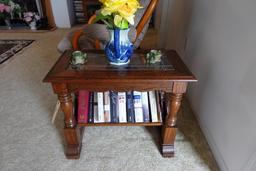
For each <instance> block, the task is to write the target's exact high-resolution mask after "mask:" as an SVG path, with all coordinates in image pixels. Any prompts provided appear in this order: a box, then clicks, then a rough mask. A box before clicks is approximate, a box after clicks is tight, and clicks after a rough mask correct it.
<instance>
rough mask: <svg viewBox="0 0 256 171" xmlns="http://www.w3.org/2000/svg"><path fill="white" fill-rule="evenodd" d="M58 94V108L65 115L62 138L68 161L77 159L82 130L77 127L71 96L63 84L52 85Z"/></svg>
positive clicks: (80, 145)
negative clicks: (64, 141)
mask: <svg viewBox="0 0 256 171" xmlns="http://www.w3.org/2000/svg"><path fill="white" fill-rule="evenodd" d="M53 87H54V90H55V92H56V93H57V94H58V99H59V101H60V107H61V109H62V111H63V113H64V114H65V121H64V123H65V126H64V137H65V140H66V152H65V154H66V157H67V158H68V159H79V157H80V152H81V147H82V132H83V130H82V128H80V127H79V126H77V123H76V119H75V116H74V112H73V110H74V109H73V102H72V96H71V94H70V93H69V92H68V91H67V89H66V85H65V84H55V85H53Z"/></svg>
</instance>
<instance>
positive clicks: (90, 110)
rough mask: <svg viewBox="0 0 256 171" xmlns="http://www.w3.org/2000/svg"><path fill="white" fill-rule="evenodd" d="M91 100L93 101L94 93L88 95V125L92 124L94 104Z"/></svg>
mask: <svg viewBox="0 0 256 171" xmlns="http://www.w3.org/2000/svg"><path fill="white" fill-rule="evenodd" d="M93 100H94V92H90V93H89V114H88V115H89V118H88V122H89V123H93V121H94V120H93V115H94V113H93V111H94V110H93V109H94V103H93Z"/></svg>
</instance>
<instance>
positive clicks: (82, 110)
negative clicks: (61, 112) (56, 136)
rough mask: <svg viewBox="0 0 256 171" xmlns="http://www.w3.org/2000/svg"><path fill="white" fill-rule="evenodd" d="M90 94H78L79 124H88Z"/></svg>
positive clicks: (81, 92) (82, 92)
mask: <svg viewBox="0 0 256 171" xmlns="http://www.w3.org/2000/svg"><path fill="white" fill-rule="evenodd" d="M88 109H89V92H88V91H84V90H81V91H79V92H78V122H79V123H87V122H88Z"/></svg>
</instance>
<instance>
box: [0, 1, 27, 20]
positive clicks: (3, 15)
mask: <svg viewBox="0 0 256 171" xmlns="http://www.w3.org/2000/svg"><path fill="white" fill-rule="evenodd" d="M21 11H22V10H21V7H20V5H19V4H17V3H14V2H13V1H12V0H0V19H13V18H14V17H15V16H18V17H19V18H21Z"/></svg>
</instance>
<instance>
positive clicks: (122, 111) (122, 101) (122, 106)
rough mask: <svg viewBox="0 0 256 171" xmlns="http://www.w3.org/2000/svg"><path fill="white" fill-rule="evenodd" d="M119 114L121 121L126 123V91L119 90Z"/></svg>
mask: <svg viewBox="0 0 256 171" xmlns="http://www.w3.org/2000/svg"><path fill="white" fill-rule="evenodd" d="M118 114H119V122H120V123H126V122H127V117H126V93H125V92H118Z"/></svg>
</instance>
